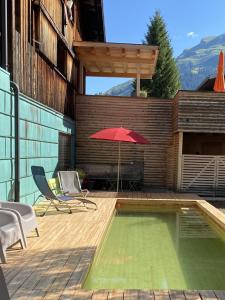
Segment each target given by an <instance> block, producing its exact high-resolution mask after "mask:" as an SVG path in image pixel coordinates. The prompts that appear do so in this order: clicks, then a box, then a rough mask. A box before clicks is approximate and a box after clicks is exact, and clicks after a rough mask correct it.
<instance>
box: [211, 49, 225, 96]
mask: <svg viewBox="0 0 225 300" xmlns="http://www.w3.org/2000/svg"><path fill="white" fill-rule="evenodd" d="M213 89H214V91H215V92H224V91H225V84H224V55H223V52H222V51H220V56H219V63H218V68H217V76H216V80H215V83H214V88H213Z"/></svg>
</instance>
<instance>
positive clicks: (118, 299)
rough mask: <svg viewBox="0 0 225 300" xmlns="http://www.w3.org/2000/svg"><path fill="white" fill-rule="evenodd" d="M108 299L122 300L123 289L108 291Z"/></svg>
mask: <svg viewBox="0 0 225 300" xmlns="http://www.w3.org/2000/svg"><path fill="white" fill-rule="evenodd" d="M108 300H123V291H121V290H112V291H109V294H108Z"/></svg>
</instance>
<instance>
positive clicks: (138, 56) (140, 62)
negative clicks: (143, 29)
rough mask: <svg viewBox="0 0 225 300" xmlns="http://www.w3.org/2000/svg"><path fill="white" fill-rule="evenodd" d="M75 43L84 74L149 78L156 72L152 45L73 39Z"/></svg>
mask: <svg viewBox="0 0 225 300" xmlns="http://www.w3.org/2000/svg"><path fill="white" fill-rule="evenodd" d="M74 46H75V51H76V55H77V56H78V58H79V60H80V61H81V62H82V63H83V65H84V67H85V71H86V75H87V76H98V77H125V78H136V79H142V78H144V79H151V78H152V76H153V74H154V72H155V66H156V62H157V57H158V47H155V46H148V45H133V44H132V45H131V44H114V43H96V42H74ZM139 93H140V87H139Z"/></svg>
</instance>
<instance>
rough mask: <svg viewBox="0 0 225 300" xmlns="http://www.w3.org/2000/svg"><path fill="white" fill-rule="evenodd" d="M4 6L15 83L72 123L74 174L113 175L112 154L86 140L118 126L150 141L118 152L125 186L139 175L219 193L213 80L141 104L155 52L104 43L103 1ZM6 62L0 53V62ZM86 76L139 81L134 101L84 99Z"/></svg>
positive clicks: (223, 144)
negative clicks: (79, 170) (172, 96)
mask: <svg viewBox="0 0 225 300" xmlns="http://www.w3.org/2000/svg"><path fill="white" fill-rule="evenodd" d="M1 1H3V0H1ZM7 3H8V16H9V17H8V22H7V25H8V26H7V27H8V40H9V43H8V65H9V66H8V70H9V72H10V73H11V79H12V80H13V81H15V82H16V83H17V84H18V85H19V87H20V90H21V92H22V93H23V94H25V95H27V96H29V97H30V98H32V99H35V100H37V101H38V102H40V103H42V104H45V105H47V106H48V107H50V108H53V109H54V110H56V111H58V112H60V113H63V115H65V116H67V117H68V116H69V117H71V118H72V119H74V120H75V121H76V145H75V152H76V164H77V167H81V168H84V169H85V170H86V171H87V173H88V174H89V175H95V176H100V177H101V176H102V177H104V176H110V174H111V175H112V174H114V173H116V162H117V149H116V148H117V145H116V144H113V143H110V142H101V141H93V140H90V139H89V135H90V134H92V133H94V132H96V131H97V130H100V129H102V128H106V127H115V126H121V125H122V126H124V127H128V128H130V129H134V130H136V131H138V132H140V133H141V134H143V135H144V136H145V137H146V138H147V139H149V140H150V141H151V144H150V145H146V146H140V145H133V144H132V145H130V144H125V143H124V144H123V145H122V161H123V164H122V172H123V176H124V177H126V176H128V175H129V176H131V175H132V176H134V177H135V176H137V174H139V175H138V177H139V178H141V180H142V182H143V185H144V186H146V187H151V188H155V187H157V188H164V189H165V188H167V189H174V190H179V191H185V192H196V193H199V194H208V195H213V196H215V195H221V194H224V192H225V123H224V119H225V94H224V93H214V92H213V91H212V86H213V82H214V81H213V78H210V79H208V80H207V81H206V82H204V84H203V85H202V86H201V87H200V88H199V90H198V91H179V92H178V93H177V95H176V97H175V99H173V100H168V99H152V98H149V99H147V98H141V97H140V96H139V95H140V79H142V78H151V77H152V75H153V74H154V71H155V66H156V62H157V58H158V51H159V50H158V47H155V46H154V45H153V46H147V45H131V44H116V43H106V42H105V31H104V19H103V8H102V0H76V1H75V0H74V1H69V0H67V1H66V0H54V1H50V0H20V1H18V0H8V1H7ZM0 26H1V27H0V29H1V30H2V28H3V27H4V24H3V22H0ZM0 43H2V39H1V40H0ZM3 50H4V51H3ZM4 57H5V49H3V48H2V47H1V52H0V63H2V61H3V60H4ZM86 76H99V77H127V78H136V79H137V96H134V97H107V96H88V95H85V77H86Z"/></svg>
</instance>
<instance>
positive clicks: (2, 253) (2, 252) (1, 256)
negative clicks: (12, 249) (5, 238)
mask: <svg viewBox="0 0 225 300" xmlns="http://www.w3.org/2000/svg"><path fill="white" fill-rule="evenodd" d="M0 259H1V261H2V263H3V264H6V263H7V260H6V251H5V250H3V248H2V247H1V246H0Z"/></svg>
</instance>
